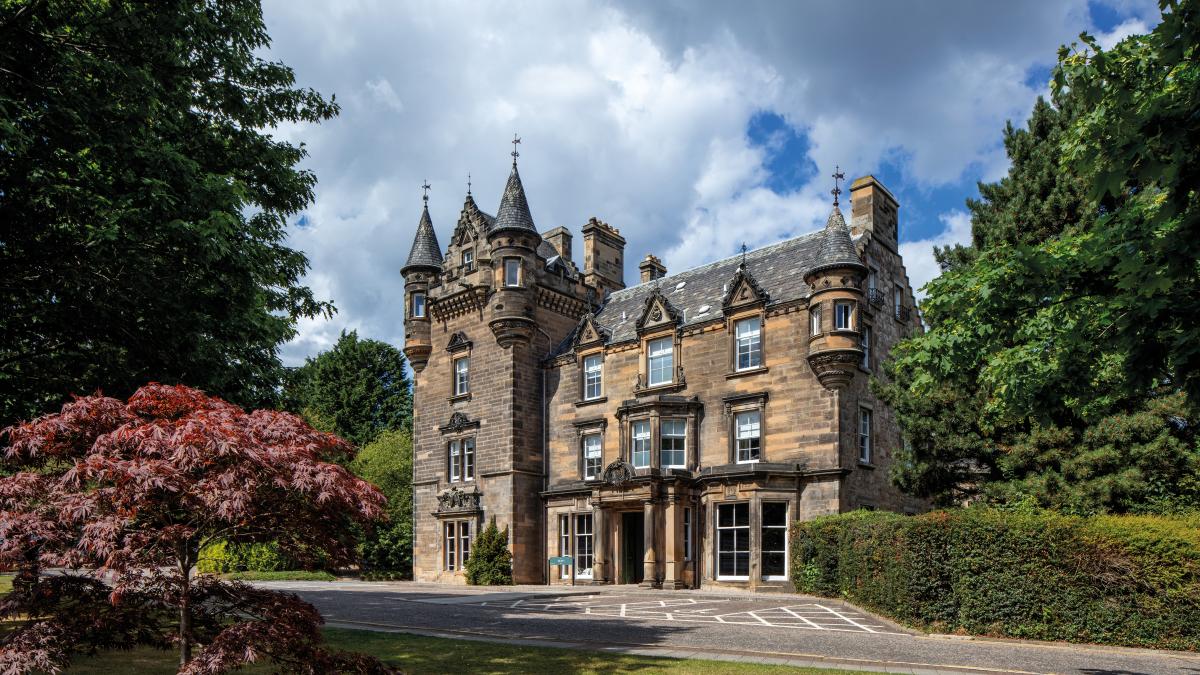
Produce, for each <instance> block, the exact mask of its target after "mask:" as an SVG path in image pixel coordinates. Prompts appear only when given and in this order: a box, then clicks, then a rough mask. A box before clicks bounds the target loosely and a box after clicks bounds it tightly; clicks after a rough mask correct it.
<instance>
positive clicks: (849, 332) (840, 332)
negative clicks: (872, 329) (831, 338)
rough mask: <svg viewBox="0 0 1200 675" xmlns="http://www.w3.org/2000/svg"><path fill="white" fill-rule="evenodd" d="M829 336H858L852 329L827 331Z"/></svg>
mask: <svg viewBox="0 0 1200 675" xmlns="http://www.w3.org/2000/svg"><path fill="white" fill-rule="evenodd" d="M829 335H858V331H856V330H854V329H853V328H837V329H834V330H831V331H829Z"/></svg>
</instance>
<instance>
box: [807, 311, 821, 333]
mask: <svg viewBox="0 0 1200 675" xmlns="http://www.w3.org/2000/svg"><path fill="white" fill-rule="evenodd" d="M808 325H809V331H810V332H811V333H812V334H813V335H820V334H821V305H809V306H808Z"/></svg>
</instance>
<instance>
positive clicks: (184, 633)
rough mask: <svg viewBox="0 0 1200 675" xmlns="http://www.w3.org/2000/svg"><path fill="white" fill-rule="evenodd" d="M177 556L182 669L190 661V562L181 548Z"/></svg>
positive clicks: (189, 558) (180, 662)
mask: <svg viewBox="0 0 1200 675" xmlns="http://www.w3.org/2000/svg"><path fill="white" fill-rule="evenodd" d="M177 555H178V560H179V572H180V577H181V579H182V581H181V585H180V591H181V593H180V596H179V667H180V668H181V669H182V668H183V667H184V666H185V665H187V662H188V661H191V660H192V593H191V591H192V588H191V582H192V562H191V556H189V555H188V554H187V551H186V549H185V548H184V547H182V546H181V547H180V549H179V551H178V553H177Z"/></svg>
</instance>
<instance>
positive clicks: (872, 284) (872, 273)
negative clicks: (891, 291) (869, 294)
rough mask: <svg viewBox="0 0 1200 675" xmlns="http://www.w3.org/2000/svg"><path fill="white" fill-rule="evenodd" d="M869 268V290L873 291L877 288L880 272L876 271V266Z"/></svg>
mask: <svg viewBox="0 0 1200 675" xmlns="http://www.w3.org/2000/svg"><path fill="white" fill-rule="evenodd" d="M869 269H870V271H868V272H867V290H868V291H873V290H875V288H876V286H875V284H876V282H877V278H878V276H879V273H878V271H876V269H875V268H874V267H871V268H869Z"/></svg>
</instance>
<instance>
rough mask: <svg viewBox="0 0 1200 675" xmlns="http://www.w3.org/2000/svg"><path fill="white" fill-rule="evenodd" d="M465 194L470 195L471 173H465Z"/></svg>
mask: <svg viewBox="0 0 1200 675" xmlns="http://www.w3.org/2000/svg"><path fill="white" fill-rule="evenodd" d="M467 196H468V197H470V196H471V174H470V173H467Z"/></svg>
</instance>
